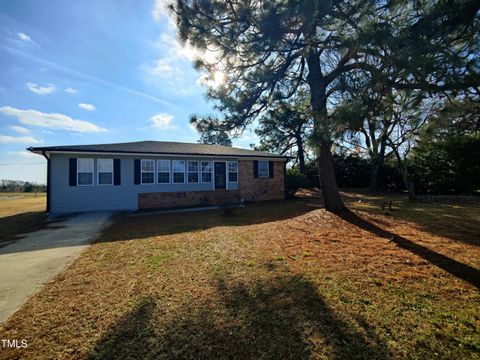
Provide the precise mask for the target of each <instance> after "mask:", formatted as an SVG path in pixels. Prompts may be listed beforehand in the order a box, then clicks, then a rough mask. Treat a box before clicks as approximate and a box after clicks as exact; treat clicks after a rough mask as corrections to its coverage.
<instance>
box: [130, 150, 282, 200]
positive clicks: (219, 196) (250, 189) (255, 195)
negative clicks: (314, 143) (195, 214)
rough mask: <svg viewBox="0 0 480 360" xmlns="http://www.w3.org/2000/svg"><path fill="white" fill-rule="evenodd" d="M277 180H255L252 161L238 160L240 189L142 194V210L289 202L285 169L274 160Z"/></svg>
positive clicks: (140, 197) (280, 163) (275, 178)
mask: <svg viewBox="0 0 480 360" xmlns="http://www.w3.org/2000/svg"><path fill="white" fill-rule="evenodd" d="M273 164H274V165H273V166H274V171H273V174H274V177H273V178H255V177H254V175H253V174H254V172H253V161H252V160H240V161H238V185H239V189H238V190H212V191H187V192H155V193H143V194H139V195H138V208H139V209H152V208H174V207H183V206H198V205H200V206H202V205H205V206H206V205H225V204H235V203H238V202H240V199H244V200H245V201H265V200H281V199H285V167H284V162H283V161H274V163H273Z"/></svg>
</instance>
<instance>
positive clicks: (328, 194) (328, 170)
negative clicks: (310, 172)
mask: <svg viewBox="0 0 480 360" xmlns="http://www.w3.org/2000/svg"><path fill="white" fill-rule="evenodd" d="M331 146H332V144H331V143H327V144H325V143H322V144H321V145H320V154H319V157H318V174H319V177H320V186H321V188H322V196H323V200H324V202H325V209H327V210H329V211H339V210H343V209H344V208H345V205H344V204H343V200H342V198H341V197H340V193H339V192H338V186H337V180H336V179H335V169H334V166H333V156H332V151H331Z"/></svg>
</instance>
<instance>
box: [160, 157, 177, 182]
mask: <svg viewBox="0 0 480 360" xmlns="http://www.w3.org/2000/svg"><path fill="white" fill-rule="evenodd" d="M161 161H166V162H167V163H168V182H162V183H161V182H160V177H159V176H158V173H166V171H160V165H159V164H160V162H161ZM172 178H173V176H172V161H171V160H167V159H158V160H157V184H171V183H172Z"/></svg>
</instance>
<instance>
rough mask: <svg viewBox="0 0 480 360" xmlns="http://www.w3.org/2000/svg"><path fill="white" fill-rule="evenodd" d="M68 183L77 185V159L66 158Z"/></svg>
mask: <svg viewBox="0 0 480 360" xmlns="http://www.w3.org/2000/svg"><path fill="white" fill-rule="evenodd" d="M68 160H69V161H68V185H70V186H77V159H76V158H70V159H68Z"/></svg>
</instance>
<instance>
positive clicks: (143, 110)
mask: <svg viewBox="0 0 480 360" xmlns="http://www.w3.org/2000/svg"><path fill="white" fill-rule="evenodd" d="M195 56H206V57H207V58H208V57H209V56H214V54H213V55H212V54H201V53H199V52H198V51H196V50H195V49H192V48H190V47H188V46H187V47H185V46H182V45H181V44H180V43H179V42H178V41H177V40H176V31H175V26H174V24H173V21H172V19H171V18H169V17H168V15H167V13H166V11H165V7H164V3H163V1H158V0H157V1H154V0H151V1H136V0H102V1H93V0H91V1H81V0H80V1H78V0H77V1H56V0H49V1H34V0H29V1H25V0H15V1H3V2H0V164H2V165H0V179H15V180H24V181H35V182H41V183H45V182H46V165H45V162H44V160H43V159H42V157H40V156H38V155H33V154H30V153H28V152H26V151H25V148H26V147H28V146H48V145H62V144H89V143H91V144H93V143H108V142H122V141H138V140H169V141H185V142H196V141H197V139H198V134H197V133H196V132H195V131H194V130H193V129H192V128H191V127H190V126H189V123H188V120H189V118H190V115H192V114H193V113H196V114H208V113H212V111H213V110H212V104H211V103H208V102H207V101H206V100H205V97H204V93H205V88H204V87H203V86H205V84H206V85H209V86H215V85H216V84H217V83H218V82H221V79H222V76H221V74H217V76H216V77H215V79H214V80H208V79H206V78H205V75H203V76H202V74H199V73H198V72H196V71H195V70H194V69H193V67H192V60H193V59H194V58H195ZM202 84H203V85H202ZM254 141H255V137H254V136H253V134H252V133H251V132H249V133H246V134H245V135H244V136H243V137H242V138H241V139H238V140H235V141H234V145H235V146H239V147H245V148H248V147H249V144H251V143H252V142H254ZM6 164H17V165H6ZM20 164H22V165H20Z"/></svg>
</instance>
